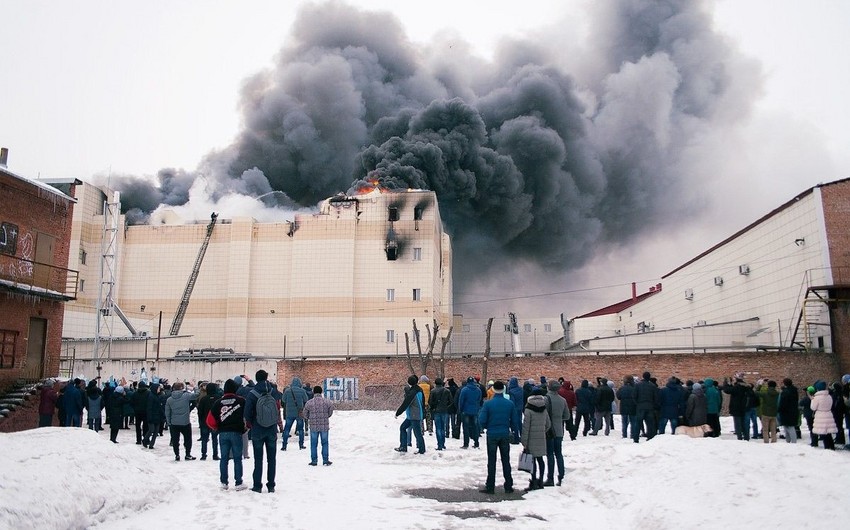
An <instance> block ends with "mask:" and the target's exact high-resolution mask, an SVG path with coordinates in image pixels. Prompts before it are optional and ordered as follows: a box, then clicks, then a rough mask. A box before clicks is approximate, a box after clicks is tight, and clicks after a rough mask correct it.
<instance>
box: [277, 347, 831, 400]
mask: <svg viewBox="0 0 850 530" xmlns="http://www.w3.org/2000/svg"><path fill="white" fill-rule="evenodd" d="M482 365H483V361H482V359H481V358H477V359H476V358H472V359H452V360H447V361H446V362H445V372H444V374H445V377H453V378H454V379H455V381H456V382H457V383H458V384H463V381H464V380H465V379H466V377H467V376H470V375H473V376H474V375H482V373H483V369H482ZM488 365H489V366H488V370H487V378H488V379H493V380H495V379H502V380H504V381H507V380H508V379H509V378H510V377H511V376H516V377H519V378H520V380H521V381H524V380H525V379H528V378H533V379H535V380H537V379H539V377H540V376H541V375H545V376H546V377H547V378H555V379H557V378H558V377H564V378H565V379H568V380H571V381H572V382H573V384H574V385H575V386H578V384H579V382H580V381H581V379H589V380H592V381H595V380H596V377H597V376H601V377H607V378H608V379H611V380H613V381H616V382H617V383H618V386H619V382H620V381H622V379H623V377H624V376H626V375H637V376H640V375H641V374H642V373H643V372H644V371H649V372H651V373H652V374H653V375H654V376H656V377H658V379H659V381H666V380H667V378H668V377H670V376H671V375H675V376H677V377H679V378H680V379H682V380H683V381H684V380H687V379H693V380H694V381H696V380H699V379H704V378H706V377H714V378H719V379H720V380H721V381H722V380H723V377H726V376H730V375H732V374H735V373H737V372H743V373H744V374H746V375H745V378H746V379H747V380H750V381H755V380H756V379H759V378H765V377H767V378H770V379H775V380H777V381H781V380H782V379H783V378H785V377H790V378H791V379H793V380H794V381H795V383H796V384H797V386H802V385H803V384H805V385H809V384H811V383H813V382H814V381H815V380H817V379H823V380H826V381H836V380H839V379H840V372H839V370H838V359H837V357H836V356H835V355H833V354H827V353H797V352H793V353H792V352H778V353H777V352H758V353H752V352H746V353H727V354H683V355H598V356H597V355H593V356H570V357H564V356H551V357H494V358H491V359H490V360H489V363H488ZM414 366H418V363H414ZM438 366H439V362H432V363H431V367H430V368H429V370H428V373H427V375H428V376H429V377H430V378H431V381H433V380H434V378H435V377H437V376H438V375H439V374H438V372H437V368H438ZM277 374H278V384H279V385H282V386H285V385H287V384H288V383H289V382H290V381H291V378H292V377H293V376H298V377H300V378H301V379H302V381H306V382H308V383H310V384H311V385H315V384H317V383H318V382H320V381H322V380H323V379H325V378H326V377H357V378H359V379H360V381H359V384H360V388H361V392H362V393H367V394H368V391H369V388H370V387H388V386H395V387H397V388H398V389H399V392H400V389H401V388H402V387H403V385H404V384H405V382H406V379H407V376H408V375H410V368H409V365H408V363H407V360H406V358H404V357H399V358H392V359H358V360H352V361H324V360H306V361H279V362H278V366H277ZM417 375H419V374H417ZM780 384H781V383H780ZM393 405H394V403H389V404H388V408H391V407H392V406H393Z"/></svg>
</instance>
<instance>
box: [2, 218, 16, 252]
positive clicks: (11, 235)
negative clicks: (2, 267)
mask: <svg viewBox="0 0 850 530" xmlns="http://www.w3.org/2000/svg"><path fill="white" fill-rule="evenodd" d="M17 251H18V225H13V224H12V223H0V254H10V255H12V256H14V255H15V253H16V252H17Z"/></svg>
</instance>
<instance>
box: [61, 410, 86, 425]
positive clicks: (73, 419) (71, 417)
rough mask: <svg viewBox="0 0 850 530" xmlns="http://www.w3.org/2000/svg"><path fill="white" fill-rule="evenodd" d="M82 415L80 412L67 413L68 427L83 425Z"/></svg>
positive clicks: (66, 422)
mask: <svg viewBox="0 0 850 530" xmlns="http://www.w3.org/2000/svg"><path fill="white" fill-rule="evenodd" d="M81 422H82V417H81V414H80V413H79V412H69V413H67V414H66V415H65V426H66V427H80V426H81V425H82V423H81Z"/></svg>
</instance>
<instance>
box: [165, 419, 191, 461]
mask: <svg viewBox="0 0 850 530" xmlns="http://www.w3.org/2000/svg"><path fill="white" fill-rule="evenodd" d="M168 430H169V431H170V432H171V446H172V447H174V456H180V436H181V435H182V436H183V449H184V450H185V451H186V456H189V455H191V454H192V426H191V425H170V426H169V427H168Z"/></svg>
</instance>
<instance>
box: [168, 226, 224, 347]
mask: <svg viewBox="0 0 850 530" xmlns="http://www.w3.org/2000/svg"><path fill="white" fill-rule="evenodd" d="M210 219H211V220H210V224H208V225H207V235H206V237H205V238H204V242H203V244H202V245H201V250H199V251H198V257H197V258H195V266H194V267H192V273H191V274H190V275H189V281H188V282H187V283H186V289H185V290H184V291H183V297H182V298H181V299H180V305H179V306H177V312H176V313H175V314H174V320H172V321H171V329H170V330H169V332H168V334H169V335H177V334H178V333H179V332H180V326H181V324H183V317H184V316H186V309H187V308H188V307H189V298H191V296H192V290H193V289H194V288H195V282H196V281H197V280H198V273H199V272H200V271H201V263H202V262H203V261H204V255H205V254H206V253H207V247H208V246H209V244H210V238H211V237H212V232H213V227H214V226H215V222H216V220H217V219H218V214H217V213H215V212H213V213H212V215H211V216H210Z"/></svg>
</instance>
